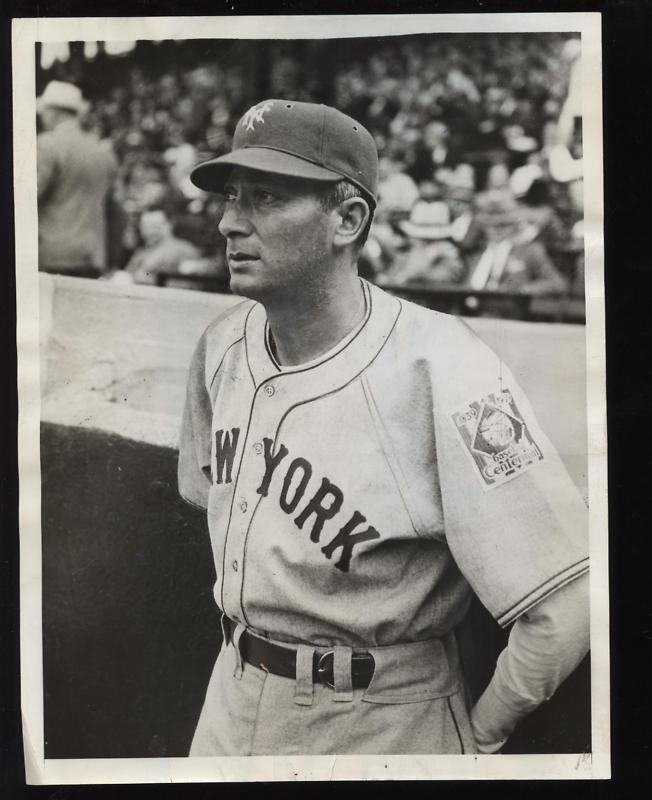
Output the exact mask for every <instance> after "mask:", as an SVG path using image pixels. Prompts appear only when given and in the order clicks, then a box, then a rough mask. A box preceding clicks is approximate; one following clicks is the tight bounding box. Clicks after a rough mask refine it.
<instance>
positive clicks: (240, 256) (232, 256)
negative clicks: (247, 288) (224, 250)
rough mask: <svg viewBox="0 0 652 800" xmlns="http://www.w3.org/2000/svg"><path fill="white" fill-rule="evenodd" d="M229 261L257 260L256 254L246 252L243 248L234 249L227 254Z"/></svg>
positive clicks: (234, 262) (239, 262)
mask: <svg viewBox="0 0 652 800" xmlns="http://www.w3.org/2000/svg"><path fill="white" fill-rule="evenodd" d="M228 259H229V263H233V264H242V263H244V262H246V261H257V260H258V256H255V255H254V254H253V253H246V252H245V251H244V250H235V251H234V252H233V253H229V254H228Z"/></svg>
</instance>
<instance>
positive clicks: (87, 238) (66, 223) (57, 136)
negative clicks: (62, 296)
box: [36, 81, 117, 278]
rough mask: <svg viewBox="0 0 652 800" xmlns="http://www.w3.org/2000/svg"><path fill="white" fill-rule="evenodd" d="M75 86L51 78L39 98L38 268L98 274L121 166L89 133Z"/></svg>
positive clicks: (103, 260)
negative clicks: (114, 189) (82, 116)
mask: <svg viewBox="0 0 652 800" xmlns="http://www.w3.org/2000/svg"><path fill="white" fill-rule="evenodd" d="M87 108H88V104H87V103H86V102H85V101H84V99H83V97H82V93H81V91H80V90H79V88H78V87H77V86H74V85H73V84H71V83H65V82H62V81H51V82H50V83H49V84H48V85H47V87H46V88H45V91H44V93H43V95H42V96H41V97H39V98H38V101H37V110H38V113H39V115H40V119H41V123H42V126H43V129H44V131H43V133H41V134H39V135H38V137H37V145H36V147H37V182H38V244H39V269H40V270H43V271H45V272H56V273H62V274H67V275H77V276H80V277H92V278H97V277H99V276H100V275H101V274H102V273H103V272H105V271H106V269H107V239H106V228H107V210H108V209H107V203H108V202H109V199H110V193H111V189H112V183H113V179H114V176H115V174H116V171H117V161H116V158H115V156H114V154H113V151H112V149H111V145H110V144H109V143H108V142H105V141H100V140H99V139H98V138H97V137H96V136H95V135H93V134H90V133H86V132H85V131H84V130H82V128H81V125H80V117H81V115H82V114H83V113H84V112H85V111H86V110H87Z"/></svg>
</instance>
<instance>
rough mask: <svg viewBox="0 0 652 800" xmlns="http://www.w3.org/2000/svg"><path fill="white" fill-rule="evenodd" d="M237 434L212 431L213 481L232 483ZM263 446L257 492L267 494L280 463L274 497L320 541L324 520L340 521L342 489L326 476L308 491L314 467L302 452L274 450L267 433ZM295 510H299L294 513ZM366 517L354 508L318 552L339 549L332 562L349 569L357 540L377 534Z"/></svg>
mask: <svg viewBox="0 0 652 800" xmlns="http://www.w3.org/2000/svg"><path fill="white" fill-rule="evenodd" d="M239 437H240V429H239V428H231V429H230V431H224V430H222V429H220V430H218V431H216V433H215V471H214V478H213V480H214V482H215V483H216V484H221V483H231V482H232V480H233V477H232V476H233V463H234V460H235V454H236V450H237V446H238V439H239ZM263 447H264V450H263V453H264V472H263V474H262V477H261V481H260V485H259V486H258V488H257V489H256V492H257V494H259V495H261V497H264V498H267V497H268V496H269V489H270V483H271V480H272V476H273V475H274V473H275V472H276V470H277V469H278V468H279V467H280V466H281V463H283V466H282V467H281V469H280V472H281V473H282V475H283V482H282V484H281V486H280V491H279V492H278V496H277V497H275V498H274V499H276V500H277V501H278V504H279V506H280V508H281V509H282V510H283V511H284V512H285V513H286V514H288V515H291V516H292V517H293V522H294V524H295V525H296V526H297V528H299V529H300V530H305V531H306V533H309V539H310V541H311V542H314V543H315V544H320V542H321V536H322V532H323V529H324V524H325V523H326V522H327V521H329V520H333V519H334V518H337V519H338V524H339V521H341V520H340V518H339V517H338V514H339V513H340V510H341V508H342V503H343V501H344V493H343V491H342V489H341V488H340V487H339V486H337V484H335V483H333V482H332V481H331V480H330V479H329V478H327V477H322V478H321V482H320V483H319V485H318V486H317V487H316V489H314V491H307V489H308V486H309V484H311V483H312V484H313V485H312V488H314V484H315V481H311V478H312V477H313V473H314V469H313V466H312V464H311V463H310V461H308V460H307V459H306V458H303V457H302V456H297V457H295V458H289V457H288V456H289V451H288V448H287V447H286V446H285V445H284V444H281V445H280V446H279V447H278V448H276V452H274V443H273V441H272V440H271V439H270V438H268V437H265V438H264V439H263ZM295 511H297V512H298V513H297V514H296V515H295ZM366 521H367V518H366V517H365V516H364V514H362V513H361V512H360V511H358V510H356V511H354V512H353V514H352V515H351V516H350V518H349V519H348V520H346V521H345V522H344V523H343V524H342V526H341V527H340V528H339V530H338V531H337V533H336V534H335V536H333V537H332V538H331V539H330V541H328V542H327V543H326V544H324V545H323V546H322V547H321V552H322V553H323V554H324V556H325V557H326V558H328V559H330V558H332V556H333V554H334V553H335V551H337V550H339V551H340V553H339V558H338V560H337V561H335V562H334V566H335V567H337V568H338V569H340V570H342V571H343V572H348V570H349V565H350V563H351V555H352V553H353V548H354V547H355V546H356V545H357V544H360V543H361V542H366V541H371V540H373V539H379V538H380V533H379V532H378V531H377V530H376V528H374V527H373V525H369V526H367V527H366V528H365V527H364V525H363V523H365V522H366Z"/></svg>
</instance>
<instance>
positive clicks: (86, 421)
mask: <svg viewBox="0 0 652 800" xmlns="http://www.w3.org/2000/svg"><path fill="white" fill-rule="evenodd" d="M579 56H580V41H579V38H578V37H577V36H573V35H568V34H558V33H556V34H542V33H537V34H532V33H527V34H526V33H523V34H482V33H474V34H437V35H433V34H428V35H423V36H406V37H405V36H401V37H386V38H360V39H346V40H301V41H262V40H255V41H249V40H194V41H137V42H119V43H118V42H70V43H66V42H64V43H57V44H47V45H46V44H43V45H39V44H37V50H36V65H37V70H36V87H35V89H36V93H37V97H38V101H37V110H38V118H37V125H38V131H39V136H38V144H37V166H38V223H39V269H40V271H41V274H40V276H39V290H40V312H39V333H40V337H41V372H40V377H41V383H40V386H41V391H42V397H41V407H40V408H41V423H42V425H41V480H42V492H41V531H42V539H41V541H42V563H43V571H42V574H43V582H42V589H43V689H44V730H45V753H46V756H47V757H48V758H106V757H123V758H128V757H143V756H153V757H165V756H184V755H186V754H187V752H188V747H189V745H190V741H191V737H192V733H193V731H194V728H195V725H196V722H197V718H198V716H199V712H200V709H201V705H202V701H203V696H204V692H205V688H206V685H207V683H208V679H209V676H210V673H211V670H212V667H213V664H214V660H215V657H216V654H217V652H218V651H219V648H220V642H221V635H220V625H219V617H218V612H217V607H216V606H215V603H214V599H213V594H212V588H213V582H214V579H215V574H214V568H213V560H212V555H211V550H210V542H209V537H208V532H207V529H206V518H205V514H202V513H201V512H199V511H197V510H196V509H194V508H192V507H190V506H189V505H188V504H186V503H184V502H183V501H182V500H181V499H180V497H179V495H178V491H177V485H176V469H177V441H178V431H179V426H180V417H181V409H182V406H183V400H184V395H185V386H186V379H187V371H188V364H189V363H190V358H191V354H192V352H193V350H194V347H195V344H196V342H197V340H198V338H199V336H200V334H201V331H202V330H203V329H204V328H205V327H206V325H208V324H209V322H210V321H211V320H212V319H214V318H215V317H216V316H217V315H218V314H220V313H222V312H223V311H225V310H226V309H227V308H228V307H229V306H230V305H231V304H233V303H234V302H237V300H238V299H237V298H235V297H233V296H232V295H230V293H229V288H228V274H227V270H226V266H225V261H224V241H223V240H222V239H221V237H220V235H219V232H218V230H217V224H218V221H219V216H220V213H221V208H220V200H219V197H217V196H216V195H208V194H205V193H203V192H201V191H200V190H198V189H197V188H196V187H194V186H193V185H192V184H191V183H190V180H189V174H190V171H191V169H192V168H193V166H194V165H195V164H196V163H198V162H200V161H202V160H204V159H208V158H210V157H212V156H214V155H217V154H221V153H224V152H227V151H228V150H229V149H230V146H231V138H232V135H233V130H234V127H235V125H236V123H237V121H238V119H239V118H240V116H241V115H242V113H243V112H244V111H246V110H247V109H248V108H250V107H251V106H252V105H253V104H255V103H257V102H259V101H260V100H262V99H265V98H271V97H286V98H292V99H297V100H312V101H322V102H325V103H329V104H332V105H334V106H336V107H337V108H339V109H341V110H342V111H344V112H347V113H349V114H350V115H352V116H353V117H355V118H356V119H358V120H360V121H361V122H362V123H363V124H364V125H366V126H367V127H368V129H369V130H370V131H371V132H372V134H373V136H374V137H375V139H376V142H377V144H378V150H379V153H380V172H381V176H380V178H381V180H380V197H379V204H378V208H377V211H376V215H375V219H374V223H373V226H372V229H371V233H370V236H369V240H368V243H367V245H366V247H365V249H364V252H363V254H362V258H361V261H360V271H361V273H362V274H363V275H364V276H365V277H367V278H368V279H369V280H372V281H374V282H376V283H378V284H381V285H383V286H385V287H386V288H387V289H388V290H389V291H392V292H394V293H396V294H398V295H400V296H404V297H408V298H410V299H413V300H415V301H416V302H419V303H422V304H424V305H427V306H429V307H431V308H435V309H438V310H443V311H452V312H455V313H460V314H463V315H464V316H467V317H475V318H474V319H471V320H470V325H471V327H472V328H473V329H474V330H475V331H476V333H478V335H479V336H481V338H483V339H484V340H485V341H486V342H487V343H488V344H489V345H490V346H491V347H492V348H493V349H494V350H495V351H496V352H497V353H498V354H499V355H500V357H501V358H503V359H504V360H505V362H506V363H507V364H508V365H509V366H510V367H511V369H512V371H513V373H514V375H515V376H516V377H517V380H518V381H519V382H520V383H521V385H522V386H523V388H524V389H525V390H526V392H527V394H528V396H529V397H530V398H531V400H532V403H533V406H534V408H535V412H536V414H537V417H538V418H539V420H540V422H541V424H542V426H543V428H544V429H545V430H546V432H547V433H548V434H549V435H550V438H551V440H552V441H553V443H554V444H555V446H556V447H557V449H558V450H559V452H560V454H561V456H562V458H563V459H564V462H565V464H566V465H567V468H568V469H569V472H570V474H571V476H572V478H573V480H574V481H575V483H576V485H577V486H578V488H579V489H580V491H581V492H582V494H583V496H585V497H586V492H587V482H588V477H587V475H588V471H587V435H586V370H585V366H586V359H585V336H584V334H585V330H584V327H583V325H582V323H583V322H584V289H583V272H584V268H583V263H584V255H583V252H584V250H583V248H584V243H583V235H582V219H583V209H582V197H583V187H582V119H581V98H580V95H579V91H578V83H579V73H578V70H579V65H580V61H579ZM48 273H50V274H48ZM80 278H81V279H80ZM89 278H91V279H92V280H88V279H89ZM84 279H85V280H84ZM188 290H191V291H188ZM505 318H510V319H505ZM565 323H572V324H565ZM507 635H508V632H507V631H503V630H500V629H498V627H497V625H496V624H495V622H494V621H493V620H492V619H491V618H490V617H489V615H488V612H486V611H485V610H484V609H483V608H482V607H481V606H480V604H479V602H478V601H475V603H474V605H473V606H472V610H471V612H470V613H469V615H467V618H466V619H465V621H464V624H463V625H462V626H460V629H459V631H458V636H459V639H460V645H461V647H462V658H463V663H464V670H465V674H466V677H467V681H468V684H469V687H470V689H471V692H472V696H473V697H477V696H478V695H479V693H480V692H481V691H482V689H483V688H484V687H485V686H486V684H487V682H488V680H489V678H490V677H491V671H492V670H493V666H494V664H495V659H496V656H497V654H498V652H499V651H500V650H501V649H502V647H503V646H504V644H505V642H506V637H507ZM590 701H591V684H590V662H589V659H588V658H587V659H585V661H584V662H583V664H582V666H581V667H580V668H579V669H578V670H577V671H576V672H575V673H574V674H573V675H572V676H571V677H570V678H569V679H568V680H567V681H566V682H565V684H564V686H562V687H561V689H560V690H559V691H558V692H557V694H556V695H555V696H554V697H553V698H552V699H551V700H550V701H549V702H548V703H545V704H544V705H543V706H541V707H540V708H539V709H538V710H537V711H536V712H535V713H534V714H532V715H531V717H529V718H528V720H526V721H525V722H524V723H522V724H521V725H520V726H519V727H518V728H517V730H516V731H515V733H514V735H513V736H512V737H511V738H510V740H509V742H508V744H507V745H506V748H505V750H504V752H511V753H560V752H565V753H582V752H587V751H590V749H591V733H590Z"/></svg>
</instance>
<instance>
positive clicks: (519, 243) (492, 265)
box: [468, 189, 567, 294]
mask: <svg viewBox="0 0 652 800" xmlns="http://www.w3.org/2000/svg"><path fill="white" fill-rule="evenodd" d="M475 212H476V216H477V219H478V222H479V223H480V225H481V226H482V227H483V228H484V230H485V232H486V236H487V244H486V246H485V248H484V249H483V250H481V251H479V252H477V253H476V254H475V256H473V255H471V256H469V258H468V266H469V273H468V275H469V277H468V284H469V287H470V288H471V289H478V290H492V289H493V290H501V291H505V292H514V293H515V294H517V293H523V294H545V293H563V292H565V291H566V290H567V286H566V282H565V281H564V279H563V278H562V276H561V275H560V274H559V272H558V271H557V270H556V268H555V266H554V265H553V263H552V262H551V261H550V258H549V257H548V255H547V253H546V250H545V248H544V247H543V245H542V244H541V243H540V242H537V241H533V240H532V235H531V232H530V231H529V230H528V229H527V226H526V225H524V217H523V214H522V212H521V210H520V209H519V205H518V203H517V201H516V199H515V198H514V196H513V195H512V194H511V192H509V191H507V190H502V189H501V190H490V191H487V192H483V193H481V194H479V195H478V196H477V197H476V200H475Z"/></svg>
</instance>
